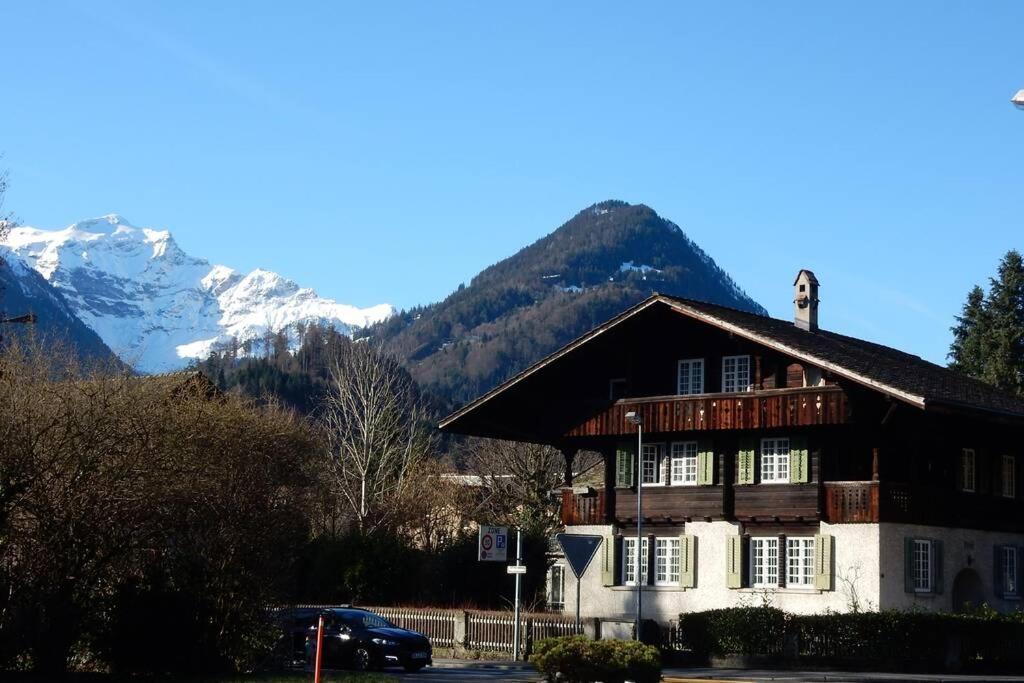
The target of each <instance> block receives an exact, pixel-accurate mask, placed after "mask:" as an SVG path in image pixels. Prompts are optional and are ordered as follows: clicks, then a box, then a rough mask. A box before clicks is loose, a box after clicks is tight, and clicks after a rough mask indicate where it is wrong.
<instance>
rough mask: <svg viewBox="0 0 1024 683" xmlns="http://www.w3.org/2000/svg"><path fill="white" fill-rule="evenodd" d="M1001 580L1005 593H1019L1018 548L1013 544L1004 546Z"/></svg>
mask: <svg viewBox="0 0 1024 683" xmlns="http://www.w3.org/2000/svg"><path fill="white" fill-rule="evenodd" d="M1000 555H1001V556H1002V558H1001V562H1000V572H999V576H1000V582H1001V583H1002V585H1001V586H1000V588H1002V589H1003V590H1002V592H1003V595H1017V549H1016V548H1015V547H1013V546H1012V545H1004V546H1003V547H1002V552H1001V553H1000Z"/></svg>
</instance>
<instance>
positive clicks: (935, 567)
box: [932, 540, 942, 595]
mask: <svg viewBox="0 0 1024 683" xmlns="http://www.w3.org/2000/svg"><path fill="white" fill-rule="evenodd" d="M932 576H934V577H935V579H934V581H933V583H932V592H933V593H935V594H936V595H941V594H942V541H939V540H932Z"/></svg>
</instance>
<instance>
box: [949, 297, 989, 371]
mask: <svg viewBox="0 0 1024 683" xmlns="http://www.w3.org/2000/svg"><path fill="white" fill-rule="evenodd" d="M987 323H988V320H987V316H986V314H985V292H984V291H983V290H982V289H981V287H979V286H978V285H974V289H972V290H971V291H970V293H969V294H968V295H967V302H966V303H965V304H964V308H963V311H962V313H961V314H960V315H958V316H956V325H955V326H953V327H951V328H950V330H951V331H952V332H953V343H952V344H951V345H950V348H949V359H950V363H949V367H951V368H953V369H955V370H959V371H960V372H962V373H964V374H965V375H970V376H971V377H978V378H980V377H981V376H982V374H983V373H984V356H985V351H984V338H985V334H986V331H987V330H986V327H987Z"/></svg>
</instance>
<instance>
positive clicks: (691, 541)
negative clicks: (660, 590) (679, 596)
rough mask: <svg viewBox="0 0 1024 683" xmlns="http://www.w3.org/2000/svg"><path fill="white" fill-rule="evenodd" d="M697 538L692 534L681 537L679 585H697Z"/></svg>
mask: <svg viewBox="0 0 1024 683" xmlns="http://www.w3.org/2000/svg"><path fill="white" fill-rule="evenodd" d="M696 550H697V539H696V538H695V537H694V536H693V535H691V534H683V535H681V536H680V537H679V585H680V586H681V587H682V588H693V587H694V586H696V585H697V562H696V560H697V558H696V555H695V554H694V553H695V552H696Z"/></svg>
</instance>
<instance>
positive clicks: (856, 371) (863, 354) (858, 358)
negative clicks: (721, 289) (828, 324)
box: [440, 294, 1024, 431]
mask: <svg viewBox="0 0 1024 683" xmlns="http://www.w3.org/2000/svg"><path fill="white" fill-rule="evenodd" d="M657 305H664V306H668V307H670V308H671V309H672V310H673V311H675V312H677V313H679V314H681V315H685V316H688V317H690V318H694V319H696V320H700V321H702V322H705V323H707V324H709V325H712V326H714V327H717V328H719V329H722V330H726V331H728V332H731V333H733V334H735V335H737V336H739V337H742V338H745V339H749V340H750V341H753V342H755V343H758V344H762V345H764V346H767V347H769V348H772V349H775V350H777V351H779V352H782V353H785V354H787V355H790V356H792V357H794V358H797V359H799V360H801V361H806V362H808V363H810V364H812V365H816V366H818V367H820V368H823V369H827V370H830V371H831V372H833V373H835V374H836V375H837V376H839V377H843V378H846V379H848V380H850V381H853V382H856V383H858V384H862V385H864V386H867V387H869V388H872V389H874V390H876V391H879V392H881V393H883V394H887V395H889V396H892V397H893V398H896V399H899V400H901V401H904V402H906V403H908V404H911V405H914V406H916V407H918V408H922V409H925V408H930V407H942V406H945V407H948V408H954V409H961V410H967V411H978V412H983V413H992V414H996V415H1003V416H1009V417H1014V418H1024V400H1021V399H1019V398H1017V397H1015V396H1013V395H1012V394H1009V393H1007V392H1005V391H1002V390H1000V389H997V388H995V387H993V386H990V385H988V384H985V383H984V382H980V381H978V380H975V379H972V378H970V377H967V376H966V375H963V374H961V373H959V372H956V371H955V370H950V369H949V368H944V367H942V366H939V365H936V364H934V363H929V362H928V361H926V360H924V359H923V358H920V357H919V356H915V355H912V354H909V353H904V352H903V351H899V350H898V349H894V348H891V347H888V346H882V345H881V344H875V343H873V342H869V341H864V340H863V339H856V338H854V337H847V336H845V335H842V334H837V333H835V332H829V331H827V330H820V329H819V330H816V331H813V332H811V331H807V330H803V329H800V328H798V327H796V326H795V325H794V324H793V323H792V322H791V321H788V320H779V319H776V318H770V317H768V316H762V315H757V314H755V313H747V312H745V311H740V310H736V309H733V308H728V307H726V306H719V305H716V304H710V303H706V302H703V301H694V300H691V299H683V298H678V297H673V296H667V295H664V294H654V295H653V296H651V297H649V298H648V299H646V300H644V301H642V302H640V303H639V304H637V305H636V306H634V307H632V308H630V309H628V310H626V311H625V312H623V313H621V314H620V315H618V316H616V317H615V318H612V319H611V320H609V321H608V322H606V323H604V324H603V325H600V326H598V327H596V328H594V329H593V330H591V331H590V332H588V333H587V334H585V335H583V336H582V337H580V338H579V339H576V340H575V341H573V342H571V343H569V344H568V345H566V346H564V347H563V348H561V349H559V350H558V351H556V352H554V353H553V354H551V355H550V356H548V357H546V358H544V359H543V360H541V361H539V362H537V363H535V364H534V365H532V366H531V367H529V368H527V369H526V370H524V371H523V372H521V373H519V374H518V375H516V376H515V377H512V378H511V379H509V380H508V381H506V382H504V383H503V384H501V385H499V386H498V387H495V388H494V389H492V390H491V391H489V392H487V393H486V394H484V395H483V396H481V397H479V398H478V399H476V400H475V401H472V402H470V403H469V404H467V405H465V406H464V407H463V408H461V409H460V410H458V411H456V412H454V413H452V414H451V415H449V416H448V417H447V418H445V419H444V420H443V421H442V422H441V425H440V426H441V428H442V429H451V431H458V424H457V423H458V422H459V420H460V419H461V418H462V417H463V416H465V415H467V414H469V413H471V412H472V411H474V410H475V409H476V408H477V407H479V406H481V405H482V404H484V403H486V402H487V401H489V400H490V399H492V398H494V397H495V396H497V395H498V394H501V393H504V392H506V391H509V390H510V389H512V387H514V386H515V385H516V384H518V383H519V382H520V381H522V380H523V379H525V378H526V377H529V376H530V375H532V374H534V373H536V372H539V371H541V370H542V369H543V368H544V367H546V366H548V365H549V364H551V363H553V362H556V361H557V360H558V359H559V358H561V357H562V356H565V355H566V354H568V353H571V352H572V351H573V350H574V349H576V348H578V347H580V346H582V345H583V344H585V343H587V342H588V341H590V340H591V339H593V338H594V337H596V336H598V335H600V334H602V333H604V332H606V331H608V330H609V329H611V328H612V327H615V326H616V325H618V324H619V323H621V322H623V321H625V320H627V319H629V318H631V317H633V316H634V315H636V314H637V313H639V312H640V311H643V310H645V309H647V308H649V307H651V306H657Z"/></svg>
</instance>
